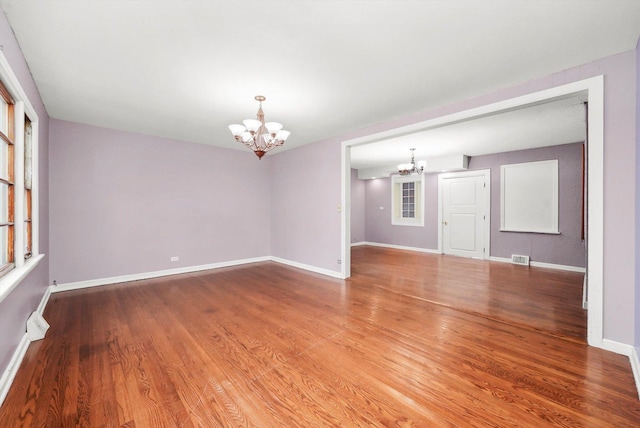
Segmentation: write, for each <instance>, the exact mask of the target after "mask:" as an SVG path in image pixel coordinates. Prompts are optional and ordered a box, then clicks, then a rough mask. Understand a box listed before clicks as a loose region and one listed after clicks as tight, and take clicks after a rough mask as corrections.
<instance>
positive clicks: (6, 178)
mask: <svg viewBox="0 0 640 428" xmlns="http://www.w3.org/2000/svg"><path fill="white" fill-rule="evenodd" d="M0 97H1V98H2V99H1V101H0V103H1V105H0V115H1V117H0V140H2V141H1V142H0V144H1V145H2V147H1V148H0V153H1V155H0V159H1V162H2V164H1V165H0V274H2V273H4V272H7V271H8V270H10V269H12V268H13V266H14V261H15V260H14V251H13V248H14V243H15V241H14V226H15V223H14V221H15V211H14V202H15V201H14V194H15V191H14V190H15V189H14V178H15V177H14V175H15V171H14V159H13V155H14V132H13V131H14V127H13V124H14V102H13V98H11V95H9V92H8V91H7V89H6V88H5V86H4V84H2V83H1V82H0Z"/></svg>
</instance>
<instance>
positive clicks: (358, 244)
mask: <svg viewBox="0 0 640 428" xmlns="http://www.w3.org/2000/svg"><path fill="white" fill-rule="evenodd" d="M360 245H369V244H368V243H367V242H366V241H360V242H352V243H351V246H352V247H358V246H360Z"/></svg>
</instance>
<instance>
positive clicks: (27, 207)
mask: <svg viewBox="0 0 640 428" xmlns="http://www.w3.org/2000/svg"><path fill="white" fill-rule="evenodd" d="M32 159H33V129H32V126H31V121H30V120H29V118H28V117H27V116H25V117H24V258H25V259H28V258H29V257H31V255H32V252H31V248H32V246H33V245H32V243H33V219H32V217H33V204H32V202H31V196H32V195H31V188H32V187H33V171H32V170H31V168H32V165H33V162H32Z"/></svg>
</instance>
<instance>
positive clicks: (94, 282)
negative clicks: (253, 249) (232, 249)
mask: <svg viewBox="0 0 640 428" xmlns="http://www.w3.org/2000/svg"><path fill="white" fill-rule="evenodd" d="M269 260H272V258H271V257H268V256H267V257H255V258H251V259H241V260H232V261H228V262H221V263H211V264H207V265H198V266H188V267H183V268H177V269H167V270H161V271H155V272H144V273H136V274H132V275H121V276H112V277H109V278H100V279H91V280H88V281H78V282H69V283H66V284H58V285H52V286H51V287H49V288H50V289H51V292H52V293H60V292H62V291H70V290H79V289H82V288H90V287H99V286H101V285H109V284H119V283H121V282H130V281H139V280H142V279H151V278H159V277H162V276H170V275H179V274H182V273H192V272H200V271H203V270H210V269H219V268H223V267H230V266H238V265H243V264H248V263H257V262H265V261H269Z"/></svg>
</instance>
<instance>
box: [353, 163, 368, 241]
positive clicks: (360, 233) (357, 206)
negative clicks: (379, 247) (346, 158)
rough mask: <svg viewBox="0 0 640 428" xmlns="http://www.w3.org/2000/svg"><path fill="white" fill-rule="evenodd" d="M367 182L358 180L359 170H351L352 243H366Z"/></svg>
mask: <svg viewBox="0 0 640 428" xmlns="http://www.w3.org/2000/svg"><path fill="white" fill-rule="evenodd" d="M365 218H366V217H365V180H360V179H358V170H357V169H352V170H351V243H356V242H364V240H365V233H364V230H365V228H364V222H365Z"/></svg>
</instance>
